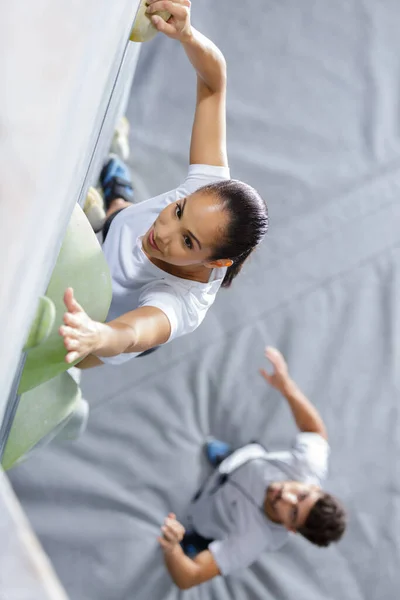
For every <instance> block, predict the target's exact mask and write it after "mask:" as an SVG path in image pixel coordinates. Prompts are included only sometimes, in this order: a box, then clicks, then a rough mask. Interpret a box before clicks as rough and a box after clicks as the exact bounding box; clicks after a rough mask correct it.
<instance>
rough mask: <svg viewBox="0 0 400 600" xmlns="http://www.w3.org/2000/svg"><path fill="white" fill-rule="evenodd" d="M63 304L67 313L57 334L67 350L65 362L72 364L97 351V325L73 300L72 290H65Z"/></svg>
mask: <svg viewBox="0 0 400 600" xmlns="http://www.w3.org/2000/svg"><path fill="white" fill-rule="evenodd" d="M64 304H65V306H66V308H67V312H66V313H65V314H64V318H63V321H64V325H61V327H60V329H59V330H58V332H59V334H60V335H61V336H62V337H63V338H64V346H65V348H66V349H67V350H68V353H67V355H66V357H65V361H66V362H67V363H72V362H75V361H76V360H78V359H80V358H84V357H85V356H87V355H88V354H92V353H93V352H95V350H97V347H98V335H99V334H98V323H96V321H93V320H92V319H91V318H90V317H89V316H88V315H87V314H86V312H85V311H84V309H83V308H82V306H81V305H80V304H78V302H77V301H76V300H75V298H74V290H73V289H72V288H68V289H67V290H66V292H65V294H64Z"/></svg>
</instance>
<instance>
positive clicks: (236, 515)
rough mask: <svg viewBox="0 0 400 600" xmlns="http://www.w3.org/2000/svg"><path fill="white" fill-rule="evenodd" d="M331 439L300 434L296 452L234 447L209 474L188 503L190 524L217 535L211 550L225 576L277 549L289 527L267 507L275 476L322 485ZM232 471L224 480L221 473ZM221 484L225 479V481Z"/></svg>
mask: <svg viewBox="0 0 400 600" xmlns="http://www.w3.org/2000/svg"><path fill="white" fill-rule="evenodd" d="M328 457H329V445H328V442H327V441H326V440H325V439H324V438H322V437H321V436H320V435H318V434H316V433H300V434H298V435H297V437H296V442H295V445H294V447H293V449H292V451H288V452H267V451H266V450H265V449H264V448H263V447H262V446H260V445H259V444H249V445H247V446H244V447H243V448H240V449H239V450H236V452H234V453H233V454H232V455H231V456H230V457H228V458H227V459H225V460H224V461H223V462H222V463H221V465H220V466H219V468H218V469H216V470H215V472H214V473H213V474H212V475H211V477H210V478H209V479H208V480H207V482H206V483H205V486H204V487H203V489H202V492H201V495H200V497H199V498H198V499H197V500H194V501H193V502H192V504H191V507H190V512H189V523H190V525H191V526H192V527H193V528H194V530H195V531H197V532H198V533H199V534H200V535H202V536H203V537H205V538H209V539H213V540H215V541H213V542H212V543H211V544H210V546H209V550H210V551H211V553H212V555H213V557H214V559H215V561H216V563H217V565H218V567H219V569H220V571H221V573H222V575H228V574H229V573H232V572H234V571H236V570H237V569H241V568H244V567H247V566H249V565H251V564H252V563H253V562H254V561H255V560H256V559H257V558H258V557H259V556H260V554H261V553H262V552H264V551H265V550H269V551H271V550H277V549H278V548H280V547H281V546H282V545H283V544H284V543H285V542H286V540H287V538H288V535H289V532H288V531H287V529H285V527H283V526H282V525H279V524H277V523H274V522H273V521H271V520H270V519H268V517H267V516H266V515H265V514H264V512H263V509H262V507H263V504H264V499H265V493H266V490H267V488H268V486H269V484H270V483H272V482H274V481H284V480H294V481H302V482H305V483H313V484H316V485H321V483H322V481H323V480H324V479H325V477H326V475H327V468H328ZM224 473H227V474H229V476H228V478H227V480H226V481H225V482H223V480H221V476H223V474H224ZM221 483H222V484H221Z"/></svg>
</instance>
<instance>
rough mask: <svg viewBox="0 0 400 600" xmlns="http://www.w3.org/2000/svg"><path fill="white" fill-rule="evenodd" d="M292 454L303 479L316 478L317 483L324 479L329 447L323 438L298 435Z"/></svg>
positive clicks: (315, 435)
mask: <svg viewBox="0 0 400 600" xmlns="http://www.w3.org/2000/svg"><path fill="white" fill-rule="evenodd" d="M292 452H293V456H294V458H295V463H296V467H297V468H298V469H299V471H300V473H301V475H303V477H304V478H310V477H311V478H316V479H317V480H318V481H322V480H323V479H325V478H326V476H327V472H328V461H329V455H330V447H329V444H328V442H327V440H326V439H325V438H323V437H322V436H321V435H319V434H318V433H309V432H302V433H299V434H298V435H297V436H296V440H295V443H294V446H293V451H292Z"/></svg>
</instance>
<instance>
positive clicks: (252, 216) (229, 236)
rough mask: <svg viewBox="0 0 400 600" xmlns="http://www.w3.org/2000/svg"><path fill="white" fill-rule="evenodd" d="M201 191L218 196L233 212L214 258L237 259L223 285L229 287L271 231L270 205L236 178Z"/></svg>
mask: <svg viewBox="0 0 400 600" xmlns="http://www.w3.org/2000/svg"><path fill="white" fill-rule="evenodd" d="M199 191H201V192H206V193H213V194H215V195H216V196H217V197H218V199H219V200H220V201H221V202H222V204H223V207H224V209H225V210H227V211H228V212H229V216H230V220H229V225H228V227H227V229H226V230H225V231H224V232H223V234H222V236H221V240H219V241H218V244H217V245H216V247H215V250H214V252H213V255H212V257H211V260H218V259H221V258H230V259H231V260H233V265H232V266H231V267H228V269H227V272H226V274H225V277H224V280H223V282H222V287H229V286H230V285H231V283H232V281H233V280H234V279H235V277H236V275H238V273H239V272H240V270H241V268H242V267H243V263H244V262H245V260H246V259H247V258H248V257H249V256H250V254H251V253H252V252H253V250H254V248H255V247H256V246H257V245H258V244H259V243H260V242H261V240H262V239H263V237H264V235H265V234H266V233H267V231H268V209H267V205H266V203H265V202H264V200H263V199H262V198H261V196H260V195H259V194H258V192H256V190H255V189H254V188H252V187H251V186H250V185H247V184H246V183H243V182H242V181H237V180H236V179H228V180H224V181H219V182H218V183H212V184H211V185H207V186H205V187H203V188H201V190H199Z"/></svg>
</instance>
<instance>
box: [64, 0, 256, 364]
mask: <svg viewBox="0 0 400 600" xmlns="http://www.w3.org/2000/svg"><path fill="white" fill-rule="evenodd" d="M147 4H148V8H147V13H148V15H149V16H150V18H151V20H152V22H153V25H154V26H155V27H156V28H157V29H158V30H159V31H160V32H162V33H164V34H165V35H166V36H168V37H170V38H172V39H175V40H177V41H179V42H180V43H181V45H182V47H183V49H184V51H185V52H186V55H187V57H188V59H189V60H190V62H191V64H192V65H193V67H194V69H195V71H196V73H197V102H196V111H195V116H194V123H193V129H192V138H191V145H190V166H189V171H188V174H187V177H186V179H185V181H184V182H183V184H182V185H180V186H179V187H178V188H177V189H175V190H172V191H169V192H166V193H164V194H161V195H160V196H157V197H155V198H151V199H150V200H147V201H146V202H142V203H139V204H132V199H133V190H132V184H131V181H130V175H129V171H128V169H127V167H126V166H125V164H124V163H123V162H122V161H121V160H120V159H118V158H116V157H112V158H111V159H110V160H109V161H108V162H107V164H106V165H105V167H104V168H103V171H102V174H101V183H102V186H103V190H104V198H105V203H106V208H107V213H106V215H107V219H106V222H105V224H104V228H103V237H104V245H103V251H104V254H105V257H106V259H107V262H108V265H109V268H110V272H111V277H112V288H113V295H112V302H111V307H110V311H109V314H108V318H107V323H98V322H95V321H93V320H92V319H90V318H89V316H88V315H87V314H86V313H85V311H84V310H83V309H82V307H81V306H80V305H79V304H78V302H77V301H76V300H75V298H74V294H73V290H72V289H71V288H69V289H68V290H67V291H66V292H65V296H64V302H65V305H66V307H67V312H66V314H65V316H64V325H62V326H61V327H60V334H61V335H62V336H63V338H64V345H65V347H66V349H67V351H68V352H67V355H66V361H67V362H68V363H72V362H75V361H77V360H79V359H82V360H81V361H80V363H79V367H81V368H88V367H93V366H96V365H101V364H102V363H111V364H119V363H122V362H125V361H126V360H129V359H130V358H132V357H135V356H138V355H140V354H142V353H143V352H145V351H148V350H150V349H151V348H154V347H156V346H158V345H160V344H165V343H166V342H169V341H171V340H172V339H175V338H177V337H179V336H182V335H185V334H187V333H190V332H192V331H194V330H195V329H196V328H197V327H198V326H199V325H200V323H201V322H202V321H203V319H204V317H205V315H206V313H207V311H208V309H209V308H210V306H211V305H212V304H213V302H214V300H215V297H216V294H217V292H218V290H219V288H220V287H229V286H230V284H231V282H232V281H233V279H234V278H235V277H236V276H237V275H238V273H239V271H240V270H241V268H242V265H243V263H244V261H245V260H246V259H247V258H248V256H249V255H250V254H251V252H252V251H253V250H254V249H255V247H256V246H257V245H258V244H259V243H260V241H261V240H262V238H263V237H264V235H265V233H266V232H267V229H268V212H267V207H266V205H265V203H264V201H263V200H262V199H261V197H260V196H259V194H258V193H257V192H256V191H255V190H254V189H253V188H252V187H250V186H249V185H247V184H245V183H242V182H240V181H236V180H232V179H230V173H229V168H228V160H227V153H226V105H225V98H226V64H225V59H224V57H223V55H222V53H221V52H220V50H219V49H218V48H217V47H216V46H215V45H214V44H213V43H212V42H211V41H210V40H209V39H207V38H206V37H205V36H203V35H202V34H201V33H199V32H198V31H196V30H195V29H194V28H193V27H192V26H191V22H190V2H189V1H188V0H173V1H159V0H148V2H147ZM160 10H166V11H168V12H169V13H170V14H171V17H170V19H169V20H168V21H167V22H165V21H163V20H162V19H161V18H160V17H158V16H154V15H153V13H155V12H157V11H160Z"/></svg>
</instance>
